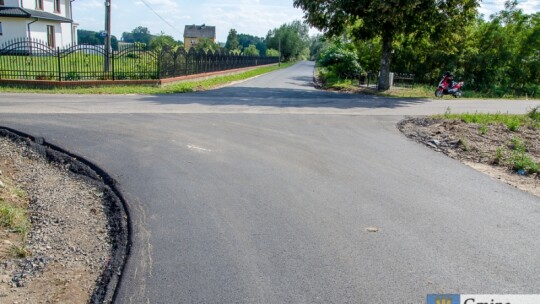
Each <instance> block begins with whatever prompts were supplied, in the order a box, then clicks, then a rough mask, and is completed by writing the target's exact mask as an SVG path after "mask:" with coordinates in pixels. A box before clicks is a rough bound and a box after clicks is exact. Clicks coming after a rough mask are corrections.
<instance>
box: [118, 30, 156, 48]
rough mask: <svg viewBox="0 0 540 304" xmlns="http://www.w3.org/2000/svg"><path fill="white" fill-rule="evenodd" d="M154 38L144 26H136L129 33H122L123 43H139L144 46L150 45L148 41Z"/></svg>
mask: <svg viewBox="0 0 540 304" xmlns="http://www.w3.org/2000/svg"><path fill="white" fill-rule="evenodd" d="M153 37H154V36H152V34H150V31H149V30H148V28H147V27H144V26H138V27H136V28H134V29H133V30H132V31H131V33H128V32H124V33H122V40H123V41H124V42H131V43H134V42H140V43H144V44H148V43H150V40H152V38H153Z"/></svg>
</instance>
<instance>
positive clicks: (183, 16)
mask: <svg viewBox="0 0 540 304" xmlns="http://www.w3.org/2000/svg"><path fill="white" fill-rule="evenodd" d="M111 2H112V4H113V7H112V27H113V34H114V35H116V36H117V37H118V38H120V36H121V35H122V32H130V31H131V30H133V29H134V28H135V27H137V26H139V25H141V26H145V27H147V28H148V29H149V30H150V32H151V33H152V34H159V33H160V32H164V33H165V34H167V35H171V36H173V37H175V38H176V39H179V40H182V35H183V31H184V26H185V25H186V24H203V23H204V24H207V25H214V26H216V34H217V40H218V41H221V42H225V41H226V40H227V34H228V33H229V30H230V29H231V28H234V29H236V30H237V31H238V32H239V33H245V34H251V35H255V36H261V37H263V36H266V33H268V30H270V29H273V28H276V27H278V26H280V25H281V24H283V23H288V22H291V21H293V20H295V19H302V16H303V13H302V11H301V10H300V9H296V8H294V7H293V4H292V3H293V1H292V0H236V1H235V0H223V1H216V0H195V1H194V0H189V1H186V0H111ZM519 2H520V4H519V7H520V8H521V9H523V10H524V11H525V12H526V13H534V12H539V11H540V0H519ZM103 3H104V0H77V1H74V2H73V17H74V19H75V22H77V23H79V29H85V30H93V31H100V30H102V29H103V28H104V15H105V14H104V5H103ZM145 3H146V4H145ZM147 5H148V6H149V7H151V8H152V9H153V10H154V11H155V12H156V13H157V15H156V14H155V13H153V12H152V11H151V10H150V9H149V8H148V6H147ZM503 8H504V0H484V1H483V4H482V7H481V8H480V12H481V13H483V14H484V15H486V16H489V15H491V14H492V13H494V12H497V11H499V10H501V9H503ZM158 15H159V16H160V17H161V18H163V19H164V20H162V19H161V18H160V17H158ZM312 33H316V31H315V30H312Z"/></svg>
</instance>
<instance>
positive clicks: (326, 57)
mask: <svg viewBox="0 0 540 304" xmlns="http://www.w3.org/2000/svg"><path fill="white" fill-rule="evenodd" d="M319 64H320V65H321V66H322V67H326V68H329V69H330V70H331V71H332V72H334V73H335V75H336V76H337V77H339V78H344V79H354V78H358V76H359V75H360V73H361V72H362V71H361V70H362V68H361V67H360V64H359V63H358V56H357V55H356V53H354V52H352V51H349V50H347V49H345V48H344V47H343V46H341V45H333V46H331V47H330V48H329V49H328V50H326V51H325V52H323V53H322V55H321V59H320V60H319Z"/></svg>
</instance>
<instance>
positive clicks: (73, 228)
mask: <svg viewBox="0 0 540 304" xmlns="http://www.w3.org/2000/svg"><path fill="white" fill-rule="evenodd" d="M0 161H1V163H2V166H3V167H5V168H7V170H8V171H10V172H11V173H12V178H13V181H14V182H15V183H16V184H17V186H18V187H19V188H21V189H22V190H24V191H25V193H26V195H27V196H28V199H29V207H28V211H29V214H30V219H31V231H30V233H29V234H28V240H27V242H26V246H27V250H28V251H29V252H30V255H29V256H28V257H26V258H21V259H14V258H11V259H7V260H6V259H4V260H1V261H0V303H88V302H90V301H91V298H92V296H93V294H94V293H95V292H96V291H95V290H96V286H97V285H98V282H99V281H100V279H101V277H102V273H103V272H104V271H105V270H106V269H108V268H109V261H110V259H111V256H112V255H113V253H112V245H111V239H110V233H109V231H110V229H109V228H110V227H109V221H108V218H107V213H106V212H107V210H106V203H105V201H104V193H103V191H102V190H101V189H100V187H97V186H96V185H94V184H93V183H92V182H91V181H89V180H88V179H86V178H84V177H82V176H80V175H76V174H74V173H72V172H70V170H69V169H68V167H67V165H57V164H53V163H49V162H48V161H47V160H46V159H45V158H44V157H43V156H42V155H39V154H37V153H36V152H34V150H33V149H31V148H30V147H28V146H27V145H25V144H24V143H14V142H13V141H11V140H9V139H7V138H4V137H0ZM3 233H4V234H7V233H8V232H7V231H3ZM1 238H2V234H0V239H1Z"/></svg>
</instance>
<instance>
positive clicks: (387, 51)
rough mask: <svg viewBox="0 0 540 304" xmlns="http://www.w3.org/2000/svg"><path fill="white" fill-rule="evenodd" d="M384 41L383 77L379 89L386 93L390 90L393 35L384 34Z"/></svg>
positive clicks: (380, 78)
mask: <svg viewBox="0 0 540 304" xmlns="http://www.w3.org/2000/svg"><path fill="white" fill-rule="evenodd" d="M382 38H383V41H382V58H381V75H380V77H379V84H378V86H377V89H378V90H379V91H386V90H388V89H390V63H391V61H392V41H393V37H392V34H391V33H388V32H384V33H383V37H382Z"/></svg>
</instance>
